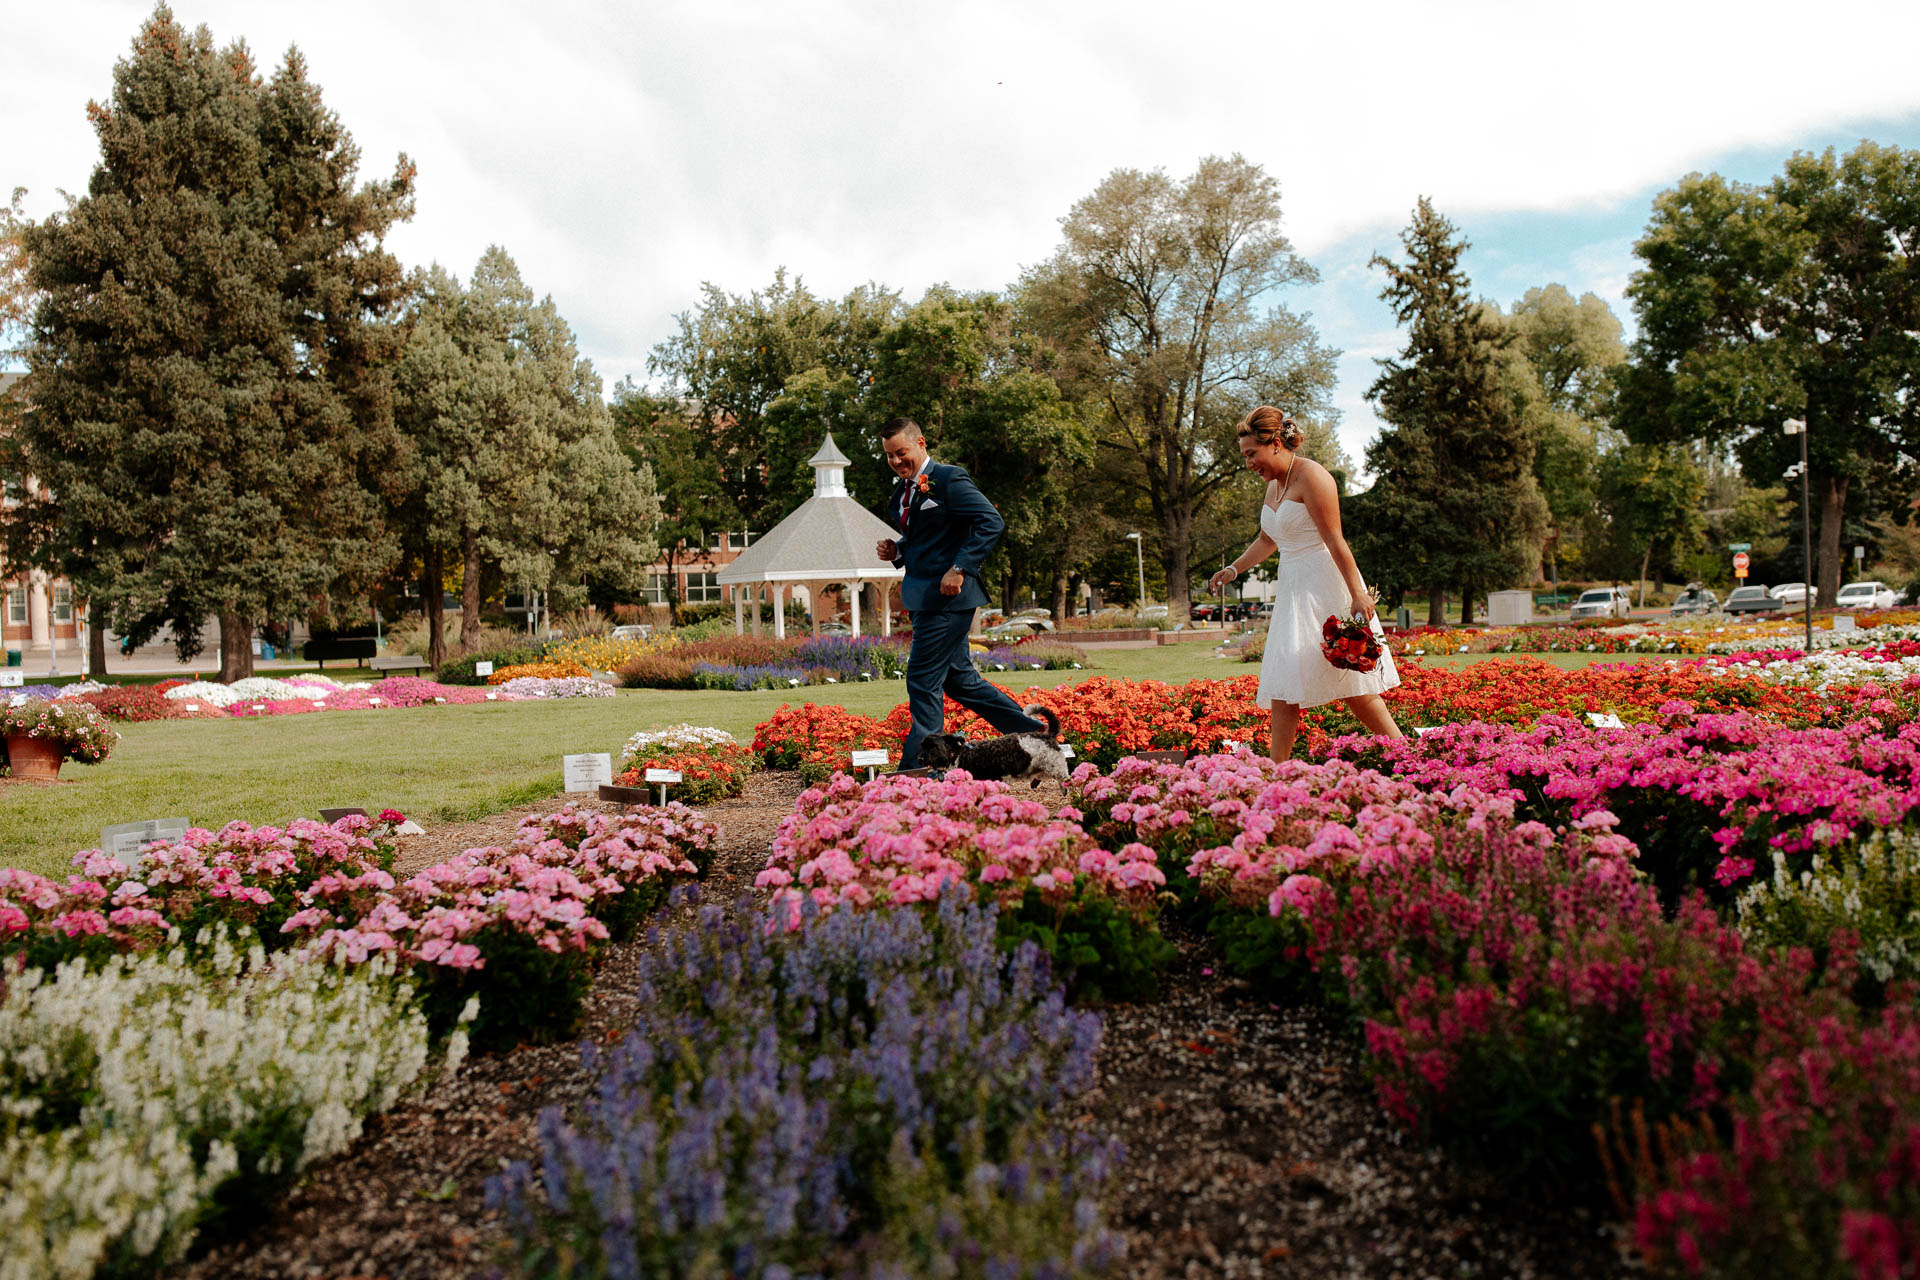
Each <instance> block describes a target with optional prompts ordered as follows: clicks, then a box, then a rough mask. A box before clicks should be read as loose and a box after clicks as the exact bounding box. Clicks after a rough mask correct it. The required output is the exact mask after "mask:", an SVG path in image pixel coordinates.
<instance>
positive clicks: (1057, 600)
mask: <svg viewBox="0 0 1920 1280" xmlns="http://www.w3.org/2000/svg"><path fill="white" fill-rule="evenodd" d="M1070 589H1071V588H1070V586H1069V584H1068V581H1067V575H1066V574H1065V573H1056V574H1054V575H1053V625H1054V628H1055V630H1058V629H1059V628H1061V627H1064V626H1066V625H1067V593H1068V591H1069V590H1070Z"/></svg>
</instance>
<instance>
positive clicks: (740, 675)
mask: <svg viewBox="0 0 1920 1280" xmlns="http://www.w3.org/2000/svg"><path fill="white" fill-rule="evenodd" d="M815 683H819V681H816V680H815V679H814V673H813V672H811V671H809V670H807V668H805V667H796V666H791V665H788V664H785V663H780V664H773V663H768V664H764V665H755V666H751V667H736V666H734V665H733V664H732V663H728V662H696V663H694V664H693V684H694V687H695V688H696V689H732V690H735V691H737V692H741V693H744V692H746V691H747V690H749V689H790V688H792V687H793V686H795V685H802V684H815Z"/></svg>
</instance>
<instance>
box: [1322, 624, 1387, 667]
mask: <svg viewBox="0 0 1920 1280" xmlns="http://www.w3.org/2000/svg"><path fill="white" fill-rule="evenodd" d="M1320 652H1321V653H1322V654H1323V655H1325V657H1326V659H1327V661H1328V662H1331V663H1332V664H1333V665H1334V666H1336V667H1339V668H1340V669H1341V670H1343V671H1371V670H1373V669H1374V668H1375V667H1377V666H1379V665H1380V641H1379V640H1378V639H1376V638H1375V637H1374V634H1373V627H1372V626H1371V624H1369V623H1368V621H1367V619H1366V618H1364V617H1362V616H1361V615H1360V614H1358V613H1354V614H1350V615H1349V616H1347V617H1345V618H1340V617H1335V616H1333V615H1332V614H1329V615H1328V616H1327V621H1326V624H1325V625H1324V626H1322V627H1321V628H1320Z"/></svg>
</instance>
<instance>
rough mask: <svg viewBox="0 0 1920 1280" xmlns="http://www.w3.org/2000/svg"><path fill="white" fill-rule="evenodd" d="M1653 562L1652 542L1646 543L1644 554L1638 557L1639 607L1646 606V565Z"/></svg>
mask: <svg viewBox="0 0 1920 1280" xmlns="http://www.w3.org/2000/svg"><path fill="white" fill-rule="evenodd" d="M1652 563H1653V544H1652V543H1651V542H1649V543H1648V544H1647V551H1646V554H1645V555H1643V556H1641V557H1640V607H1641V608H1642V609H1644V608H1646V607H1647V567H1648V566H1649V565H1651V564H1652Z"/></svg>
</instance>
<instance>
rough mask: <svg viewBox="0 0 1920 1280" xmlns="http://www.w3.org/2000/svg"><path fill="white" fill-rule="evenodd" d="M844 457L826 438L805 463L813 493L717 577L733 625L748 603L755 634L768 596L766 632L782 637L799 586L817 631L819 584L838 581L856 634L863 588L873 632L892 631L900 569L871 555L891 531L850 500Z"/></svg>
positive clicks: (738, 625)
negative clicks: (876, 621)
mask: <svg viewBox="0 0 1920 1280" xmlns="http://www.w3.org/2000/svg"><path fill="white" fill-rule="evenodd" d="M848 461H849V459H848V458H847V455H846V454H844V453H841V452H840V449H839V447H838V446H837V445H835V444H834V443H833V437H832V436H831V435H829V436H828V437H827V438H826V440H825V441H824V442H823V443H822V444H821V445H820V452H818V453H816V454H814V455H813V457H812V458H811V459H809V460H808V465H810V466H811V467H812V468H813V496H812V497H811V498H808V499H807V500H806V501H805V502H803V503H801V504H800V509H799V510H797V511H795V512H794V513H793V514H792V515H790V516H788V517H787V518H786V519H785V520H782V521H781V522H780V523H779V524H777V525H775V526H774V527H773V528H772V530H771V531H769V532H767V533H765V534H763V535H761V536H760V538H759V539H757V540H756V541H755V542H754V544H753V545H752V546H750V547H748V548H747V549H746V550H745V551H742V552H741V553H740V555H739V556H738V557H737V558H736V559H735V560H734V562H733V563H732V564H729V565H724V566H722V567H721V569H720V572H719V574H718V575H717V578H718V581H719V583H720V585H721V586H731V587H732V588H733V630H734V634H735V635H739V634H740V633H742V632H743V631H744V630H745V629H746V621H745V619H746V602H747V601H748V600H749V599H751V600H752V601H753V602H754V610H753V634H755V635H759V634H760V608H759V604H760V600H761V599H762V595H763V593H765V594H766V595H769V596H771V597H772V599H773V634H774V635H776V636H785V635H786V634H787V618H786V609H785V603H786V599H787V596H788V594H789V593H790V592H791V591H792V589H793V588H794V587H795V586H805V587H806V588H807V594H808V598H809V599H810V600H812V601H813V602H814V609H813V629H814V634H815V635H818V634H819V633H820V608H819V604H818V601H819V598H820V590H819V589H820V588H821V587H831V586H839V585H845V586H846V588H847V599H848V601H849V608H850V613H851V621H852V623H853V634H855V635H859V634H860V593H861V590H862V589H863V588H864V587H866V586H867V585H869V584H871V585H872V586H874V587H875V588H876V589H877V591H878V593H879V602H878V604H879V611H880V634H881V635H883V636H884V635H890V634H892V632H893V602H892V596H893V586H894V583H896V582H899V581H900V580H901V579H902V578H904V577H906V573H905V572H904V571H903V570H900V569H896V568H894V567H893V566H892V565H890V564H888V563H886V562H885V561H883V560H881V559H880V557H879V556H877V555H875V554H874V550H873V547H874V544H875V543H876V542H878V541H880V539H882V538H891V537H894V536H896V535H895V534H894V531H893V529H892V527H891V526H889V525H888V524H887V522H886V521H884V520H882V519H881V518H880V517H879V516H876V515H874V514H873V512H871V511H869V510H867V509H866V508H865V507H863V506H861V505H860V504H859V503H858V502H856V501H854V499H853V496H852V495H851V494H849V493H848V492H847V464H848Z"/></svg>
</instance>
